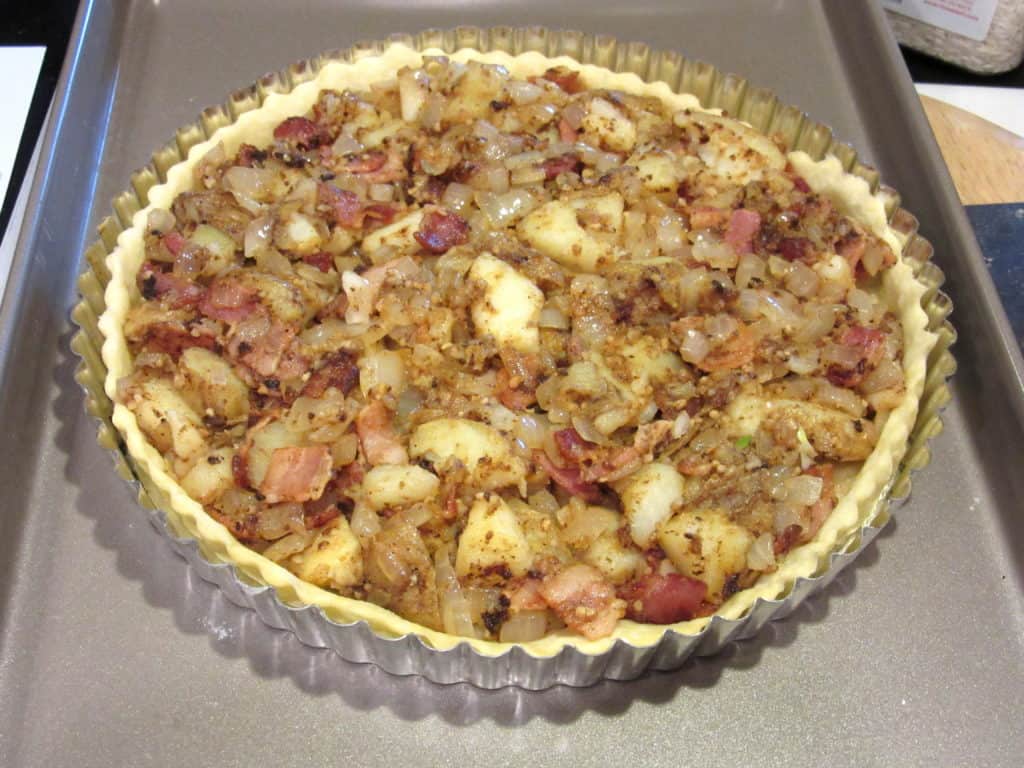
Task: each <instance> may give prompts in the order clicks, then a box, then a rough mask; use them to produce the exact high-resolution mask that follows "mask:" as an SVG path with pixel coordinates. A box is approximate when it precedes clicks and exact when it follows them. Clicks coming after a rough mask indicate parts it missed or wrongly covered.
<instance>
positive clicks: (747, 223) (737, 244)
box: [725, 208, 761, 253]
mask: <svg viewBox="0 0 1024 768" xmlns="http://www.w3.org/2000/svg"><path fill="white" fill-rule="evenodd" d="M760 228H761V214H759V213H758V212H757V211H748V210H747V209H746V208H737V209H736V210H735V211H733V212H732V215H731V216H730V217H729V227H728V229H726V230H725V242H727V243H728V244H729V245H731V246H732V249H733V250H734V251H736V253H750V252H751V251H753V250H754V235H755V234H757V231H758V230H759V229H760Z"/></svg>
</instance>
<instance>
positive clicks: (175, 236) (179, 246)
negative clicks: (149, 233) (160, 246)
mask: <svg viewBox="0 0 1024 768" xmlns="http://www.w3.org/2000/svg"><path fill="white" fill-rule="evenodd" d="M162 240H163V243H164V247H166V248H167V250H168V251H170V253H171V255H172V256H174V257H175V258H177V257H178V256H180V255H181V252H182V250H184V248H185V236H184V235H182V234H181V232H175V231H174V230H171V231H170V232H168V233H167V234H166V235H164V236H163V238H162Z"/></svg>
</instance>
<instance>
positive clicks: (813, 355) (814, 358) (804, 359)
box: [786, 349, 818, 376]
mask: <svg viewBox="0 0 1024 768" xmlns="http://www.w3.org/2000/svg"><path fill="white" fill-rule="evenodd" d="M786 367H787V368H789V370H791V371H792V372H793V373H795V374H798V375H800V376H808V375H810V374H812V373H814V372H815V371H816V370H818V350H816V349H814V350H811V351H810V352H807V353H806V354H802V355H790V357H789V359H788V360H787V361H786Z"/></svg>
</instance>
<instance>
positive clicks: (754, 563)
mask: <svg viewBox="0 0 1024 768" xmlns="http://www.w3.org/2000/svg"><path fill="white" fill-rule="evenodd" d="M773 565H775V538H774V537H773V536H772V535H771V534H770V533H762V534H761V535H760V536H758V537H757V538H756V539H754V543H753V544H751V545H750V549H749V550H748V551H747V567H748V568H750V569H751V570H754V571H766V570H768V569H769V568H771V567H772V566H773Z"/></svg>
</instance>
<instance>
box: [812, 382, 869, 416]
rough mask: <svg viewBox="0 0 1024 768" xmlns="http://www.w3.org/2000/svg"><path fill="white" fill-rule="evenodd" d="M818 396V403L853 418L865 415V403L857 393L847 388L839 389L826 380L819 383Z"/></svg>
mask: <svg viewBox="0 0 1024 768" xmlns="http://www.w3.org/2000/svg"><path fill="white" fill-rule="evenodd" d="M816 395H817V399H818V401H819V402H821V403H822V404H823V405H827V406H828V407H829V408H835V409H837V410H840V411H843V412H844V413H848V414H850V415H851V416H861V415H863V413H864V401H863V400H861V399H860V396H859V395H858V394H857V393H856V392H854V391H853V390H850V389H846V388H845V387H837V386H835V385H834V384H832V383H831V382H829V381H826V380H825V379H822V380H821V381H819V382H818V391H817V393H816Z"/></svg>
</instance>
